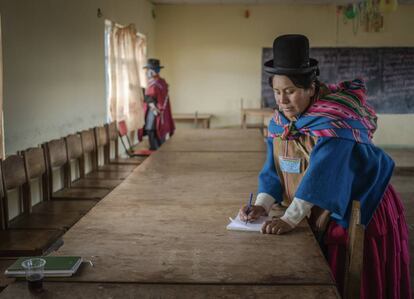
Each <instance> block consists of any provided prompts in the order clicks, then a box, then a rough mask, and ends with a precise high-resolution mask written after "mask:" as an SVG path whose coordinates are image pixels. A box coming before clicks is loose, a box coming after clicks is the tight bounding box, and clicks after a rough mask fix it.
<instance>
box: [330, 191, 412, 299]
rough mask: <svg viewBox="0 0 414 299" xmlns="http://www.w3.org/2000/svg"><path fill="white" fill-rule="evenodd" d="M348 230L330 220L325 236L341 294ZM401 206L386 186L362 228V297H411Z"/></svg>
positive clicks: (406, 243)
mask: <svg viewBox="0 0 414 299" xmlns="http://www.w3.org/2000/svg"><path fill="white" fill-rule="evenodd" d="M347 242H348V232H347V230H346V229H344V228H343V227H342V226H340V225H338V224H337V223H336V222H334V221H332V222H331V223H330V225H329V227H328V231H327V234H326V237H325V245H326V249H327V254H328V262H329V265H330V267H331V270H332V273H333V275H334V277H335V280H336V282H337V285H338V289H339V291H340V292H341V293H342V291H343V284H344V273H345V248H346V244H347ZM409 260H410V257H409V246H408V229H407V224H406V222H405V217H404V208H403V206H402V203H401V200H400V198H399V196H398V195H397V193H396V192H395V190H394V188H393V187H392V186H391V185H389V186H388V187H387V190H386V191H385V193H384V196H383V199H382V201H381V203H380V204H379V206H378V208H377V210H376V211H375V213H374V216H373V218H372V220H371V222H370V223H369V225H368V227H367V228H366V230H365V240H364V264H363V273H362V282H361V299H371V298H372V299H374V298H375V299H382V298H384V299H385V298H389V299H391V298H392V299H394V298H411V287H410V271H409Z"/></svg>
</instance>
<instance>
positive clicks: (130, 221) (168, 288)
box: [0, 130, 339, 298]
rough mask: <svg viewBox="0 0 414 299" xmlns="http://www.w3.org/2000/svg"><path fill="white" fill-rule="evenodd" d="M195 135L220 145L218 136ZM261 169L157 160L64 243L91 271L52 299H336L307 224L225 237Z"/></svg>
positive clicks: (190, 156)
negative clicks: (283, 230) (88, 262)
mask: <svg viewBox="0 0 414 299" xmlns="http://www.w3.org/2000/svg"><path fill="white" fill-rule="evenodd" d="M197 131H198V132H197V136H198V137H204V138H201V139H203V140H210V141H211V143H210V144H215V141H214V140H215V138H214V134H211V132H214V131H217V130H197ZM229 133H231V135H232V136H234V135H237V134H239V133H240V132H239V131H238V130H235V132H229ZM248 134H250V133H248ZM256 134H257V135H258V136H257V140H260V137H259V136H260V133H259V132H256ZM179 136H180V135H179V134H177V139H175V137H173V139H171V140H169V141H168V145H170V147H174V148H184V146H181V145H180V144H175V143H179V142H182V141H180V140H183V139H180V137H179ZM217 136H219V138H223V137H224V136H225V134H224V133H223V131H219V132H217ZM238 136H241V135H238ZM250 137H254V136H253V135H251V136H250ZM231 138H232V137H231V136H229V138H226V140H227V141H226V142H228V144H230V145H231V142H230V141H229V140H231ZM244 140H247V139H244ZM203 142H204V141H203ZM237 142H239V141H237ZM261 142H263V141H261ZM203 144H204V143H203ZM246 144H248V142H246ZM218 147H219V148H221V147H220V146H218ZM234 148H236V147H234ZM264 159H265V152H264V151H262V150H261V149H260V148H259V147H258V148H256V151H248V152H244V151H240V152H226V151H222V152H220V151H216V152H215V151H210V152H197V151H193V152H180V151H167V150H166V149H163V150H161V151H158V152H156V153H155V154H153V155H151V157H150V158H148V159H147V160H145V162H144V163H143V164H142V165H141V166H139V167H138V168H137V169H136V170H135V171H134V172H133V173H132V174H131V175H130V176H129V177H128V178H127V179H126V180H125V181H124V182H123V183H121V184H120V185H119V186H118V187H117V188H116V189H114V190H113V191H112V192H111V193H110V194H109V195H108V196H107V197H105V198H104V199H103V200H102V201H100V202H99V203H98V204H97V205H96V206H95V207H94V208H93V209H92V210H91V211H90V212H89V213H88V214H87V215H86V216H85V217H84V218H82V219H81V220H80V221H79V222H78V223H77V224H76V225H75V226H73V227H72V229H70V230H69V231H68V232H67V233H66V234H65V235H64V245H63V246H62V247H61V248H60V249H59V251H58V252H56V253H55V254H57V255H81V256H83V257H84V258H86V259H88V260H91V261H92V263H93V264H94V266H93V267H91V266H87V265H84V266H82V269H80V271H78V273H77V274H76V275H75V276H73V277H71V278H65V279H57V278H55V279H48V281H47V282H45V284H44V286H45V289H46V292H47V294H48V296H56V297H58V298H73V297H76V298H90V297H96V298H99V297H100V295H99V294H106V295H107V296H109V297H111V296H112V297H119V298H124V297H128V298H130V297H134V296H138V294H139V297H140V298H153V297H156V298H190V297H191V298H216V297H223V296H229V297H237V298H239V297H240V298H242V297H249V298H255V297H260V298H289V296H290V297H291V298H299V297H300V298H339V297H338V294H337V291H336V288H335V285H334V281H333V279H332V276H331V273H330V271H329V267H328V265H327V263H326V261H325V259H324V257H323V255H322V253H321V251H320V249H319V246H318V244H317V242H316V241H315V239H314V237H313V234H312V232H311V230H310V228H309V226H308V225H307V223H306V222H305V221H303V222H302V223H301V224H300V226H299V227H298V228H297V229H296V230H295V231H294V232H292V233H291V234H288V235H282V236H275V235H262V234H260V233H245V232H235V231H227V230H226V225H227V224H228V217H229V216H235V215H236V213H237V211H238V209H239V207H240V205H241V204H242V203H244V202H246V200H247V198H248V194H249V193H250V192H252V191H255V190H256V188H257V174H258V171H259V170H260V168H261V166H262V164H263V162H264ZM0 298H29V292H28V291H27V290H26V285H25V283H24V282H19V283H14V284H12V285H11V286H9V287H8V288H7V289H6V290H5V291H3V292H2V293H0Z"/></svg>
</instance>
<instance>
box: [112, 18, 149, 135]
mask: <svg viewBox="0 0 414 299" xmlns="http://www.w3.org/2000/svg"><path fill="white" fill-rule="evenodd" d="M107 30H108V32H107V34H108V36H107V38H108V40H107V64H106V65H107V72H108V73H107V81H108V82H107V84H108V86H107V103H108V109H109V111H108V112H109V115H110V118H111V120H116V121H120V120H125V121H126V123H127V125H128V129H129V130H137V129H139V128H142V127H143V125H144V122H145V120H144V112H143V100H144V95H143V92H142V89H141V76H142V75H141V70H142V67H143V64H142V63H143V62H142V61H145V60H146V58H145V57H144V56H145V54H146V49H144V50H143V49H142V48H143V47H145V48H146V40H145V37H144V36H142V35H141V34H139V35H137V31H136V29H135V27H134V25H133V24H131V25H129V26H125V27H122V26H119V25H116V24H115V23H113V22H109V23H108V22H107Z"/></svg>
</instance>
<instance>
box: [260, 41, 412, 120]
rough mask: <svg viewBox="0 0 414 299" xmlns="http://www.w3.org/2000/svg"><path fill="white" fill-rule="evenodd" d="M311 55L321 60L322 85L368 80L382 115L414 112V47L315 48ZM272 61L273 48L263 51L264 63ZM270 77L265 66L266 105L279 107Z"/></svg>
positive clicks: (373, 102)
mask: <svg viewBox="0 0 414 299" xmlns="http://www.w3.org/2000/svg"><path fill="white" fill-rule="evenodd" d="M310 56H311V57H313V58H315V59H317V60H318V61H319V68H320V77H319V79H320V81H322V82H325V83H338V82H340V81H346V80H352V79H355V78H362V79H364V80H365V84H366V86H367V93H368V103H370V105H371V106H373V107H374V108H375V110H376V111H377V112H378V113H397V114H403V113H404V114H405V113H414V48H409V47H392V48H391V47H389V48H346V47H344V48H311V49H310ZM269 59H272V49H271V48H263V52H262V62H265V61H267V60H269ZM262 65H263V63H262ZM268 78H269V76H268V75H267V74H266V73H264V71H263V67H262V100H263V105H264V106H265V107H275V105H276V103H275V100H274V96H273V92H272V90H271V87H270V86H269V83H268V82H269V81H268V80H269V79H268Z"/></svg>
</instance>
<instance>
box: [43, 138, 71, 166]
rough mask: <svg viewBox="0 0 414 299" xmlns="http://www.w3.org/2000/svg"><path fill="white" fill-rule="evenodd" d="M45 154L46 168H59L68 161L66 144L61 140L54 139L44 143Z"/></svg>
mask: <svg viewBox="0 0 414 299" xmlns="http://www.w3.org/2000/svg"><path fill="white" fill-rule="evenodd" d="M46 153H47V161H48V166H49V167H50V168H53V167H61V166H63V165H65V164H66V163H67V161H68V155H67V153H66V144H65V140H64V139H63V138H60V139H55V140H52V141H49V142H47V143H46Z"/></svg>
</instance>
